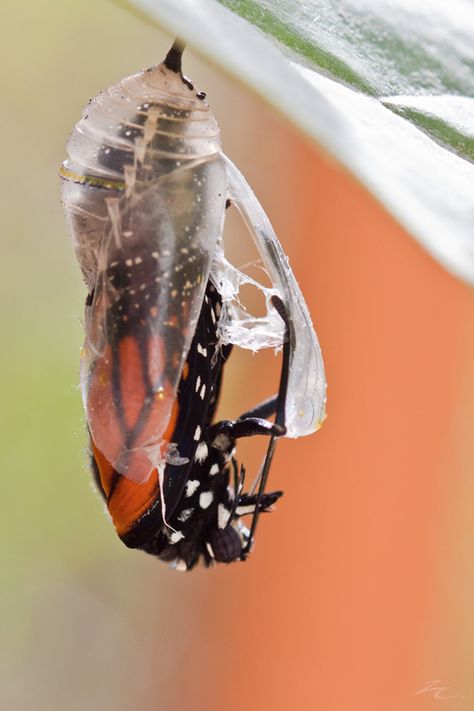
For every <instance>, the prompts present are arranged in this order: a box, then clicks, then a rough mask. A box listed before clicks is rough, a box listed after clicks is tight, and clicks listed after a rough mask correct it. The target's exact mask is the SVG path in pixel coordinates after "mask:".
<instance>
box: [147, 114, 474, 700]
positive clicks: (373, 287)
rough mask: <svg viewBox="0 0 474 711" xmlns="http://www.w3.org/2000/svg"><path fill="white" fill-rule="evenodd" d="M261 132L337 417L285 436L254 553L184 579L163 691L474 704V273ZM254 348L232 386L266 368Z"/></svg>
mask: <svg viewBox="0 0 474 711" xmlns="http://www.w3.org/2000/svg"><path fill="white" fill-rule="evenodd" d="M268 133H269V135H270V138H267V133H266V132H262V134H261V135H260V136H255V142H257V141H260V139H261V138H262V142H259V155H262V152H263V155H264V158H263V163H262V167H261V170H262V174H263V175H265V174H267V175H268V174H271V173H272V171H273V170H275V168H276V164H274V161H275V162H276V161H278V165H279V170H280V172H281V166H282V165H284V166H285V176H284V182H283V181H282V183H281V185H280V184H279V185H280V186H279V187H278V186H277V187H276V191H277V192H276V193H274V194H273V195H271V196H269V198H271V200H272V204H271V209H272V213H271V217H272V220H273V221H274V222H275V224H276V226H277V227H278V231H279V235H280V239H281V240H282V242H283V244H284V246H285V248H286V250H287V252H288V253H289V254H290V257H291V263H292V266H293V269H294V271H295V273H296V274H297V276H298V278H299V281H300V284H301V287H302V290H303V293H304V294H305V296H306V299H307V301H308V305H309V307H310V310H311V312H312V314H313V318H314V321H315V324H316V326H317V330H318V334H319V337H320V341H321V344H322V348H323V354H324V358H325V363H326V369H327V377H328V382H329V389H328V419H327V421H326V423H325V424H324V426H323V428H322V430H321V431H320V432H319V433H317V434H316V435H315V436H312V437H308V438H306V439H304V440H300V441H297V442H295V441H287V442H283V443H282V444H281V445H280V446H279V450H278V452H277V454H276V457H275V463H274V466H273V470H272V474H271V485H270V486H271V487H274V488H280V487H282V488H283V489H284V490H285V493H286V495H285V497H284V499H283V500H282V502H281V503H279V504H278V510H277V511H276V513H274V514H272V515H271V517H265V520H264V521H263V522H262V523H261V525H260V527H259V532H258V536H257V545H256V548H255V550H254V553H253V555H252V557H251V559H250V560H249V562H248V563H246V564H245V565H234V566H231V567H229V568H225V569H223V568H221V569H219V570H216V571H211V572H203V573H193V575H197V576H200V575H202V576H206V575H207V576H209V575H210V576H211V577H212V580H211V581H210V582H208V581H207V580H205V578H204V577H202V578H201V579H200V582H199V583H198V586H200V585H202V586H205V589H206V597H205V601H204V602H201V603H200V604H199V605H196V603H195V602H194V603H193V599H194V600H195V599H196V598H195V594H196V584H195V582H196V581H193V585H190V586H189V588H187V589H185V591H184V593H183V599H182V601H181V605H182V606H186V605H188V604H189V606H190V608H193V617H192V620H193V622H192V631H191V632H190V636H191V639H190V640H188V644H187V650H188V651H187V652H185V653H184V654H183V657H182V658H181V659H180V660H179V664H178V667H177V670H176V673H175V674H174V677H175V682H174V683H173V682H172V681H171V687H172V691H171V700H170V701H169V704H170V706H172V707H173V709H174V708H176V709H185V708H190V709H193V711H200V710H201V709H202V710H203V711H204V709H205V710H206V711H211V710H212V711H214V710H215V711H217V710H220V709H225V710H226V711H240V709H243V708H247V709H252V710H253V709H271V710H272V711H279V710H280V709H281V710H282V711H283V710H284V711H287V710H288V709H298V710H300V709H302V710H305V709H321V710H323V711H392V710H393V711H411V710H412V709H413V710H418V709H433V708H437V706H436V704H441V703H442V702H441V698H443V697H444V696H450V697H452V698H450V700H449V701H445V702H444V703H446V704H448V705H446V706H443V708H446V709H449V711H453V710H455V709H458V708H459V709H464V708H467V707H466V706H465V703H466V694H468V693H469V689H468V688H466V684H468V683H470V682H469V681H468V680H469V678H470V676H469V673H468V672H467V666H466V657H465V656H463V654H464V653H465V652H466V649H465V640H464V635H465V633H464V625H465V623H466V620H465V619H464V622H463V621H462V614H460V612H459V610H457V606H456V603H455V602H454V600H453V599H452V598H451V597H450V596H449V591H448V589H447V587H446V584H445V582H444V577H445V575H446V571H447V570H448V569H449V568H450V566H451V573H453V570H454V569H453V566H454V565H455V564H454V563H453V559H454V558H453V557H455V555H456V552H455V551H456V548H455V545H454V543H453V540H452V535H453V529H454V526H455V523H456V520H455V519H456V506H455V501H456V499H457V497H459V496H460V492H461V491H462V486H463V485H464V484H463V482H464V477H465V476H466V471H465V469H463V467H465V466H467V465H466V460H465V457H466V455H467V450H466V447H467V442H468V439H467V431H466V432H459V431H458V430H457V429H456V427H455V418H456V417H457V416H458V415H459V408H460V406H461V394H462V392H461V391H462V388H463V387H465V384H466V380H467V374H468V366H469V350H470V353H471V354H472V351H473V345H474V344H473V343H472V342H471V343H468V338H467V331H468V324H469V323H472V318H473V315H474V313H473V311H474V302H473V299H472V293H471V292H470V290H469V289H468V288H467V287H466V286H465V285H464V284H462V283H460V282H458V281H456V280H455V279H454V278H452V277H451V276H450V275H449V274H447V273H445V272H444V271H443V270H442V269H441V268H440V267H439V266H438V265H437V264H435V262H434V261H432V260H431V258H430V257H429V256H427V254H426V253H425V252H423V251H422V250H421V248H419V247H418V246H417V245H416V243H415V242H414V241H413V240H412V239H411V238H409V237H408V236H407V235H406V234H405V233H404V232H403V230H402V229H401V228H400V227H399V226H397V225H396V224H395V223H394V221H393V220H392V219H391V218H390V217H389V216H387V215H386V214H385V213H384V211H383V210H382V209H381V208H380V207H379V206H378V205H377V204H376V203H375V202H374V201H373V199H372V198H371V197H370V196H368V195H367V194H366V193H365V192H364V190H363V189H362V188H360V186H358V185H357V184H355V182H353V181H352V179H351V178H350V177H349V176H347V175H346V174H345V173H343V172H342V170H340V169H339V168H338V167H336V166H334V165H331V164H328V163H327V162H325V161H323V160H322V159H321V157H320V156H318V155H317V154H316V152H314V151H313V149H312V148H310V147H309V146H308V145H306V144H305V143H304V142H303V141H302V140H301V139H298V138H296V137H291V135H290V133H289V131H288V130H287V129H284V128H283V127H280V126H279V125H270V128H269V129H268ZM264 135H265V138H264ZM272 145H273V146H275V145H278V146H279V151H278V153H277V152H275V151H274V148H273V150H272ZM248 151H249V155H250V154H251V151H252V146H249V148H248ZM244 169H245V168H244ZM278 190H281V191H282V192H281V195H280V194H278ZM288 193H289V194H288ZM260 197H261V198H262V199H263V200H264V199H265V197H266V196H265V195H263V196H262V195H261V194H260ZM264 204H265V202H264ZM257 367H258V366H257V360H255V364H253V365H252V366H251V370H249V371H248V372H245V373H242V374H241V382H240V383H235V388H236V389H238V388H239V387H241V386H242V384H244V383H246V382H250V380H249V379H254V382H259V381H261V380H265V378H266V374H265V372H263V370H261V371H260V372H259V371H258V370H256V368H257ZM224 387H229V385H228V384H227V385H225V386H224ZM271 388H272V385H271V384H270V383H269V389H270V390H269V391H271ZM463 447H464V449H463ZM471 462H472V459H471ZM450 546H451V547H450ZM464 565H465V566H468V565H469V562H468V560H467V559H466V560H465V561H459V565H458V568H457V569H456V573H455V574H456V575H458V583H459V585H460V586H461V587H462V585H463V572H462V571H463V566H464ZM465 582H466V581H465V580H464V583H465ZM184 587H185V588H186V586H184ZM471 610H472V605H471V606H470V608H469V611H471ZM458 613H459V614H458ZM456 616H457V617H456ZM178 680H179V683H178ZM433 680H444V681H443V682H441V683H439V684H436V683H435V684H434V687H433V685H432V686H431V687H430V688H426V687H427V684H429V683H431V682H432V681H433ZM443 685H444V686H445V687H446V688H445V689H442V690H441V691H439V688H438V687H443ZM171 687H170V688H171ZM432 687H433V688H432ZM159 691H160V690H158V689H157V698H159ZM471 691H472V688H471ZM436 694H438V696H436ZM170 706H168V707H170ZM440 708H441V706H440ZM469 708H474V704H473V705H471V706H470V707H469Z"/></svg>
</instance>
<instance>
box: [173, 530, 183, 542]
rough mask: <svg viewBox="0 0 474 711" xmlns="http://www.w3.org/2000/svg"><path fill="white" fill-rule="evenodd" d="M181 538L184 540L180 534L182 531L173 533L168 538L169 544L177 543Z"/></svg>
mask: <svg viewBox="0 0 474 711" xmlns="http://www.w3.org/2000/svg"><path fill="white" fill-rule="evenodd" d="M182 538H184V534H183V533H182V531H173V533H172V534H171V536H170V543H177V542H178V541H180V540H181V539H182Z"/></svg>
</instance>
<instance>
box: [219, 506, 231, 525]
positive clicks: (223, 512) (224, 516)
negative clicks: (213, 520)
mask: <svg viewBox="0 0 474 711" xmlns="http://www.w3.org/2000/svg"><path fill="white" fill-rule="evenodd" d="M229 516H230V511H229V510H228V509H226V507H225V506H224V504H219V506H218V507H217V525H218V526H219V528H225V527H226V526H227V524H228V522H229Z"/></svg>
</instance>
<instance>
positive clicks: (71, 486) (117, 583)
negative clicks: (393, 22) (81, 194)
mask: <svg viewBox="0 0 474 711" xmlns="http://www.w3.org/2000/svg"><path fill="white" fill-rule="evenodd" d="M168 45H169V38H166V37H164V36H161V35H160V34H159V33H158V32H157V30H155V29H153V28H150V27H148V26H146V25H144V24H142V23H141V22H140V21H139V20H137V19H135V18H134V17H133V16H131V15H129V14H127V13H125V12H124V11H122V10H120V9H118V8H117V7H116V6H114V5H113V4H112V3H107V2H96V1H95V2H94V1H93V0H81V2H80V3H78V2H72V1H70V0H69V1H64V0H62V1H61V2H58V1H52V0H48V1H45V0H41V1H39V2H36V1H35V2H33V1H32V0H30V1H29V2H24V3H6V4H4V5H3V6H2V42H1V43H0V55H1V56H0V64H1V66H2V67H3V70H4V71H3V78H2V89H1V95H0V102H1V111H0V122H1V135H2V137H3V141H2V169H1V171H0V180H1V183H2V185H1V194H2V198H3V199H2V209H1V214H0V220H1V223H2V226H1V271H2V276H1V280H0V290H1V298H0V309H1V323H2V334H3V337H2V339H1V340H2V347H1V350H0V377H1V379H2V383H1V392H2V407H1V413H2V414H1V417H2V422H1V430H0V431H1V440H2V445H1V447H0V471H1V489H2V494H1V501H2V507H1V510H2V514H1V517H0V525H1V535H0V541H1V543H0V546H1V559H2V565H1V567H0V575H1V577H2V580H1V584H0V589H1V604H2V613H1V620H2V631H1V645H2V660H1V661H2V663H1V665H0V667H1V672H0V708H2V709H13V708H14V709H23V708H24V709H27V708H28V709H29V708H37V709H43V708H44V709H53V708H58V709H59V708H68V709H76V708H77V709H85V708H103V709H109V708H110V709H122V708H131V707H132V703H133V704H138V703H139V702H140V698H141V696H142V695H143V694H145V695H146V693H147V678H148V677H149V675H150V674H151V673H152V672H153V676H154V678H155V681H156V674H157V669H159V670H160V672H159V673H160V674H164V675H166V674H167V673H168V666H167V662H166V650H163V658H162V659H160V658H159V657H158V658H157V654H156V652H155V654H154V658H153V660H150V654H149V652H150V649H149V647H148V646H147V645H149V644H151V641H152V640H151V636H152V634H155V633H156V629H154V630H152V629H150V627H149V626H148V625H147V619H146V616H145V612H144V611H145V610H146V609H150V608H151V607H152V606H153V605H159V604H160V596H163V595H165V594H166V581H167V580H168V579H169V577H170V571H169V570H168V569H167V567H166V566H162V567H161V566H159V565H155V564H154V561H147V560H146V558H145V556H142V555H141V554H138V555H137V556H133V555H132V556H129V555H128V552H127V551H126V549H125V548H124V547H123V546H121V545H120V544H119V542H118V541H117V540H116V537H115V534H114V531H113V527H112V526H111V525H110V524H109V522H108V520H107V518H106V517H105V515H103V504H102V502H101V500H100V499H99V498H98V496H96V495H94V494H92V492H91V482H90V475H89V472H88V469H87V461H86V456H85V444H86V438H85V433H84V429H83V425H82V422H83V415H82V406H81V400H80V394H79V391H78V388H77V383H78V362H79V349H80V345H81V341H82V326H81V315H82V303H83V299H84V289H83V287H82V284H81V279H80V275H79V272H78V269H77V266H76V264H75V261H74V257H73V252H72V249H71V246H70V244H69V239H68V236H67V234H66V229H65V224H64V219H63V212H62V207H61V205H60V195H59V190H60V185H59V178H58V174H57V171H58V167H59V165H60V163H61V161H62V160H63V159H64V157H65V142H66V139H67V136H68V134H69V132H70V130H71V129H72V126H73V124H74V122H75V121H76V120H77V119H78V118H79V116H80V111H81V109H82V107H83V106H84V105H85V104H86V103H87V101H88V100H89V98H90V97H92V96H94V95H95V94H96V93H98V92H99V90H101V89H102V88H104V87H106V86H108V85H109V84H111V83H114V82H116V81H117V80H119V79H120V78H121V77H122V76H125V75H127V74H131V73H133V72H135V71H138V70H139V69H141V68H142V67H145V66H148V65H150V64H152V63H155V62H157V61H160V60H161V58H162V57H163V55H164V51H165V49H166V48H167V46H168ZM194 76H196V71H195V72H194ZM206 88H207V87H206ZM150 562H152V563H153V565H151V566H150ZM123 564H124V565H123ZM122 565H123V567H122ZM144 568H145V569H148V578H147V580H146V581H144V580H143V579H142V577H141V573H142V570H143V569H144ZM150 568H151V570H150ZM172 575H173V573H171V576H172ZM158 578H159V579H160V580H159V581H158V580H157V579H158ZM111 580H112V581H113V584H111ZM134 581H136V583H135V582H134ZM176 584H177V583H176V579H175V582H174V585H176ZM178 584H179V581H178ZM125 610H126V614H124V611H125ZM174 624H175V625H176V626H177V631H178V632H179V631H180V629H181V626H183V625H184V627H185V626H186V624H187V623H186V620H185V619H184V618H183V619H182V620H179V621H177V622H175V623H174ZM181 632H182V638H183V639H185V638H186V632H185V631H183V630H181ZM101 640H102V642H103V643H102V644H101ZM124 649H126V650H128V652H129V654H127V658H126V659H124V658H123V650H124ZM121 670H123V671H124V672H126V673H127V674H129V675H130V679H129V682H128V683H127V685H126V686H125V687H123V688H120V689H117V693H116V694H115V692H114V688H115V687H114V684H113V680H115V679H117V675H120V673H121ZM99 679H100V684H98V683H96V682H97V681H98V680H99ZM86 680H89V682H90V686H89V688H90V689H92V690H93V691H90V692H89V691H88V690H87V684H85V681H86ZM101 690H102V691H101ZM127 690H128V691H127ZM89 693H91V694H93V696H92V697H89V696H88V694H89ZM128 693H129V698H127V694H128ZM102 695H103V696H102Z"/></svg>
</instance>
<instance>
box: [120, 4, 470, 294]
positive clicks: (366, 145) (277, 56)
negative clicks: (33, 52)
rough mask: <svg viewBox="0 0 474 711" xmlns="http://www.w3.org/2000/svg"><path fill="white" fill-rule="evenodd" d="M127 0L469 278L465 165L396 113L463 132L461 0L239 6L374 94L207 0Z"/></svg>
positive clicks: (465, 32) (464, 21)
mask: <svg viewBox="0 0 474 711" xmlns="http://www.w3.org/2000/svg"><path fill="white" fill-rule="evenodd" d="M130 4H132V5H134V6H135V7H137V8H138V9H140V10H141V11H143V12H144V13H145V14H147V15H148V16H149V17H150V18H151V19H153V20H154V21H157V22H158V23H159V24H160V25H161V26H162V27H164V28H165V29H167V30H168V31H169V32H170V33H172V34H176V35H179V36H181V37H182V38H183V39H184V40H186V41H187V42H189V44H190V45H192V46H193V47H194V48H195V49H196V50H198V51H199V52H200V53H201V54H203V55H204V56H206V57H207V58H209V59H210V60H211V61H213V62H214V63H215V64H217V65H218V66H220V67H221V68H223V69H224V70H225V71H227V72H229V73H230V74H232V75H233V76H234V77H236V78H237V79H238V80H240V81H242V82H244V83H245V84H246V85H248V86H249V87H251V88H252V89H254V90H255V91H256V92H257V93H258V94H259V95H260V96H261V97H262V98H263V99H264V100H265V101H266V102H268V103H269V104H271V105H272V106H274V107H275V108H276V109H277V110H278V111H279V112H280V113H281V114H283V115H284V116H286V117H287V118H288V119H289V120H290V121H291V122H292V123H294V124H295V125H296V126H298V127H299V128H300V129H301V130H302V131H303V132H305V133H306V134H307V135H308V136H310V137H311V138H312V139H313V140H314V141H315V142H316V143H317V144H318V146H320V147H322V148H324V149H325V150H326V151H327V152H328V153H330V154H331V155H332V156H333V157H335V158H336V159H337V160H338V161H339V162H340V163H341V164H342V165H344V166H345V167H346V168H347V169H348V170H349V171H350V172H351V173H352V174H353V175H354V176H355V177H356V178H357V179H358V180H359V181H360V182H361V183H362V184H364V185H365V186H366V187H367V188H368V190H369V191H370V192H371V193H372V194H373V195H374V196H375V197H376V198H377V199H378V200H379V201H380V202H381V203H382V204H383V205H384V206H385V207H386V209H387V210H388V211H389V212H390V213H391V214H392V215H393V216H394V217H395V218H396V219H397V220H398V221H399V223H400V224H401V225H402V226H404V227H405V228H406V229H407V230H408V231H409V232H410V233H411V234H412V235H413V236H414V237H415V238H416V239H417V240H418V241H419V242H420V243H421V244H422V245H423V246H424V247H425V248H426V250H427V251H428V252H429V253H430V254H431V255H432V256H433V257H435V258H436V259H437V260H438V261H439V262H440V263H441V264H443V266H445V267H446V268H447V269H448V270H450V271H451V272H452V273H453V274H455V275H457V276H459V277H461V278H463V279H465V280H466V281H468V282H474V234H473V233H474V229H473V225H474V188H473V185H474V181H473V178H474V165H473V163H471V162H470V161H469V160H466V159H465V158H463V157H462V156H460V155H457V154H456V153H454V152H453V151H452V150H450V149H449V147H443V145H440V143H439V141H438V140H436V139H435V138H434V137H433V136H430V134H429V132H427V131H424V130H421V129H420V128H417V127H416V126H415V125H414V123H413V122H412V120H408V119H407V118H406V117H404V116H401V115H399V114H400V113H401V111H400V108H403V107H405V108H406V107H408V108H410V107H411V108H412V109H415V110H417V111H418V112H420V111H421V113H425V114H428V115H430V116H431V117H435V118H437V119H439V121H440V122H441V123H442V124H444V125H446V126H448V127H450V128H453V127H454V128H455V129H456V131H460V132H461V134H462V136H464V135H465V136H466V137H467V140H469V139H470V138H471V137H472V134H473V122H472V121H471V118H470V117H471V116H472V108H471V105H470V103H471V101H472V99H467V103H466V101H462V100H463V99H466V97H463V96H459V94H463V93H464V94H467V93H468V92H471V93H472V94H474V77H473V71H472V67H473V66H474V13H473V12H472V5H471V4H470V3H468V2H467V0H453V2H450V3H449V4H448V3H441V2H440V0H424V2H423V3H420V4H419V5H420V7H417V6H416V4H415V3H413V2H408V0H393V1H392V2H385V1H383V0H380V1H379V0H377V2H376V0H361V1H360V2H357V3H356V2H355V0H344V2H341V3H340V4H338V6H337V12H336V11H335V9H334V3H330V2H329V0H318V2H316V0H307V1H306V2H305V3H299V2H298V3H296V2H295V1H293V0H285V2H283V1H282V0H272V2H269V0H259V2H258V3H257V2H253V3H250V2H249V3H248V5H250V6H255V7H256V8H257V10H256V12H258V11H259V9H260V10H262V11H263V12H265V11H266V10H270V11H271V12H272V13H273V15H274V16H276V17H277V18H278V20H279V22H280V23H283V25H284V24H285V23H287V25H288V28H289V30H291V32H293V33H296V34H297V35H298V37H300V38H301V39H302V40H304V41H305V42H309V43H310V44H311V46H313V47H316V48H317V49H318V50H321V51H323V52H326V54H329V53H331V54H332V55H333V56H334V57H335V58H336V60H337V61H339V62H340V63H341V66H342V65H343V66H344V67H346V68H347V69H348V71H349V72H352V75H353V76H355V77H356V79H358V80H359V79H360V82H359V83H360V84H361V85H363V86H365V87H366V90H367V91H368V92H370V93H371V94H372V96H369V95H368V94H367V93H366V94H364V93H361V92H360V91H359V90H354V89H349V88H348V87H347V86H344V85H342V84H340V83H339V82H337V81H333V80H330V79H328V78H326V77H325V76H323V75H321V74H320V73H318V72H315V71H312V70H310V69H308V68H303V67H301V66H298V65H297V64H295V63H294V62H290V61H289V60H288V59H287V57H286V56H285V55H284V54H283V53H282V51H281V49H280V47H281V46H280V45H278V43H277V41H276V40H274V39H269V38H268V36H267V35H264V34H262V32H261V31H259V30H257V29H255V28H254V27H253V26H252V25H251V24H250V23H248V22H247V21H245V20H243V19H242V18H240V17H238V16H237V15H235V14H234V13H232V12H230V11H229V10H227V9H226V8H224V7H222V5H221V4H219V3H218V2H216V1H215V0H180V11H179V13H178V12H176V3H175V0H160V2H159V3H157V2H156V1H155V0H133V2H131V3H130ZM227 4H232V3H227ZM275 45H276V46H275ZM284 51H285V52H286V53H288V50H287V49H286V48H284ZM407 53H408V54H407ZM410 53H411V54H410ZM407 56H408V58H409V60H408V61H406V57H407ZM410 58H411V59H410ZM410 61H411V64H410ZM302 62H303V63H304V64H305V65H306V66H307V65H308V64H310V62H309V60H308V59H307V58H304V59H303V60H302ZM188 72H189V73H190V74H191V75H192V72H191V70H190V69H189V68H188ZM420 95H423V98H422V97H421V96H420ZM450 95H451V96H450ZM420 105H421V108H420ZM412 118H413V117H412ZM461 153H462V151H461ZM315 204H316V205H317V196H316V198H315Z"/></svg>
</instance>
